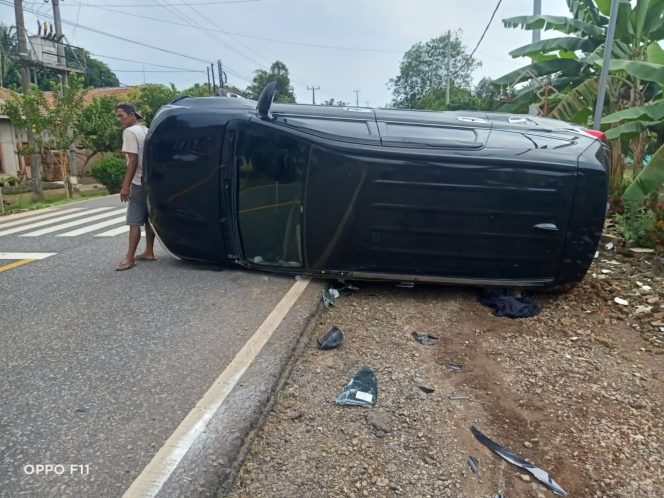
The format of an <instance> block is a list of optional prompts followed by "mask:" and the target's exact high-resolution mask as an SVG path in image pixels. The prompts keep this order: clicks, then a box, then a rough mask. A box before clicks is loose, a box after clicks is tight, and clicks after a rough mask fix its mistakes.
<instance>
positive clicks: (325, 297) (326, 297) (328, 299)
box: [321, 289, 339, 309]
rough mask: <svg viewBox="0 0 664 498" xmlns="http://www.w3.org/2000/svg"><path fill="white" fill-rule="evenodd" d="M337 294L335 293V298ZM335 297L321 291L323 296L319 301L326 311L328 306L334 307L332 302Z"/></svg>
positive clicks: (327, 291) (324, 290) (325, 291)
mask: <svg viewBox="0 0 664 498" xmlns="http://www.w3.org/2000/svg"><path fill="white" fill-rule="evenodd" d="M338 295H339V293H338V292H337V297H338ZM335 299H336V297H335V296H334V295H333V294H332V293H331V292H330V291H329V290H327V289H323V295H322V297H321V300H322V301H323V306H324V307H325V308H326V309H327V308H329V307H330V306H334V301H335Z"/></svg>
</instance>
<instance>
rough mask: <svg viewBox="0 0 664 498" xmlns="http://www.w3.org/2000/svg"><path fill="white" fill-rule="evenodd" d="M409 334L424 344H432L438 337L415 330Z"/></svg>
mask: <svg viewBox="0 0 664 498" xmlns="http://www.w3.org/2000/svg"><path fill="white" fill-rule="evenodd" d="M411 335H412V336H413V339H415V340H416V341H417V342H419V343H420V344H424V345H425V346H432V345H433V344H435V343H436V341H437V340H438V337H434V336H432V335H427V334H420V333H418V332H415V331H413V333H412V334H411Z"/></svg>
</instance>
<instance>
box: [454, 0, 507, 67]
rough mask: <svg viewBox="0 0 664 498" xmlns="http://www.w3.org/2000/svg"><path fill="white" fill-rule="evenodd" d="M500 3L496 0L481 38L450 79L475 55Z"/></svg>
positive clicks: (500, 0)
mask: <svg viewBox="0 0 664 498" xmlns="http://www.w3.org/2000/svg"><path fill="white" fill-rule="evenodd" d="M501 3H503V0H498V3H497V4H496V8H495V9H493V14H491V19H489V22H488V23H487V25H486V28H484V32H483V33H482V36H480V39H479V41H478V42H477V45H475V48H474V49H473V51H472V52H471V53H470V55H469V56H468V58H467V59H466V60H465V61H464V63H463V64H461V67H460V68H459V69H457V71H456V72H455V73H454V75H453V76H452V77H454V76H456V75H457V74H459V73H460V72H461V71H462V70H463V68H464V67H466V65H467V64H468V63H469V62H470V61H471V59H472V58H473V55H475V52H476V51H477V49H478V48H479V47H480V43H482V40H484V36H485V35H486V32H487V31H489V26H491V23H492V22H493V18H494V17H496V12H498V8H499V7H500V4H501Z"/></svg>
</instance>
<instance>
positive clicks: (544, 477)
mask: <svg viewBox="0 0 664 498" xmlns="http://www.w3.org/2000/svg"><path fill="white" fill-rule="evenodd" d="M470 431H471V432H472V433H473V435H474V436H475V438H476V439H477V440H478V441H479V442H480V443H482V444H483V445H484V446H486V447H487V448H489V449H490V450H491V451H493V452H494V453H495V454H496V455H498V456H500V457H502V458H503V459H505V460H507V461H508V462H509V463H511V464H512V465H516V466H517V467H521V468H522V469H524V470H526V471H528V472H530V473H531V474H532V475H533V476H535V478H536V479H537V480H538V481H540V482H541V483H542V484H544V485H545V486H546V487H547V488H549V489H550V490H551V491H553V493H554V494H555V495H557V496H567V492H566V491H565V490H564V489H563V488H561V487H560V485H559V484H558V483H557V482H556V481H554V480H553V477H551V476H550V475H549V474H548V472H546V471H544V470H542V469H540V468H539V467H536V466H535V465H533V464H532V463H530V462H528V461H526V460H524V459H523V458H521V457H520V456H518V455H515V454H514V453H512V452H510V451H508V450H507V449H505V448H503V447H502V446H500V445H499V444H498V443H496V442H495V441H494V440H493V439H491V438H489V437H488V436H487V435H485V434H483V433H482V432H481V431H480V430H479V429H477V428H475V427H474V426H471V428H470Z"/></svg>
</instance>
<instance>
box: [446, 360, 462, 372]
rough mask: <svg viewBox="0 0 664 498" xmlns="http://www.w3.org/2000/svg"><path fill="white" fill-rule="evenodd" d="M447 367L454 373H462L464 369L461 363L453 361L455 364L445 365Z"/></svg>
mask: <svg viewBox="0 0 664 498" xmlns="http://www.w3.org/2000/svg"><path fill="white" fill-rule="evenodd" d="M445 366H446V367H447V368H449V369H450V370H453V371H455V372H461V368H462V367H463V365H462V364H461V363H457V362H456V361H453V362H451V363H448V364H447V365H445Z"/></svg>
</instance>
